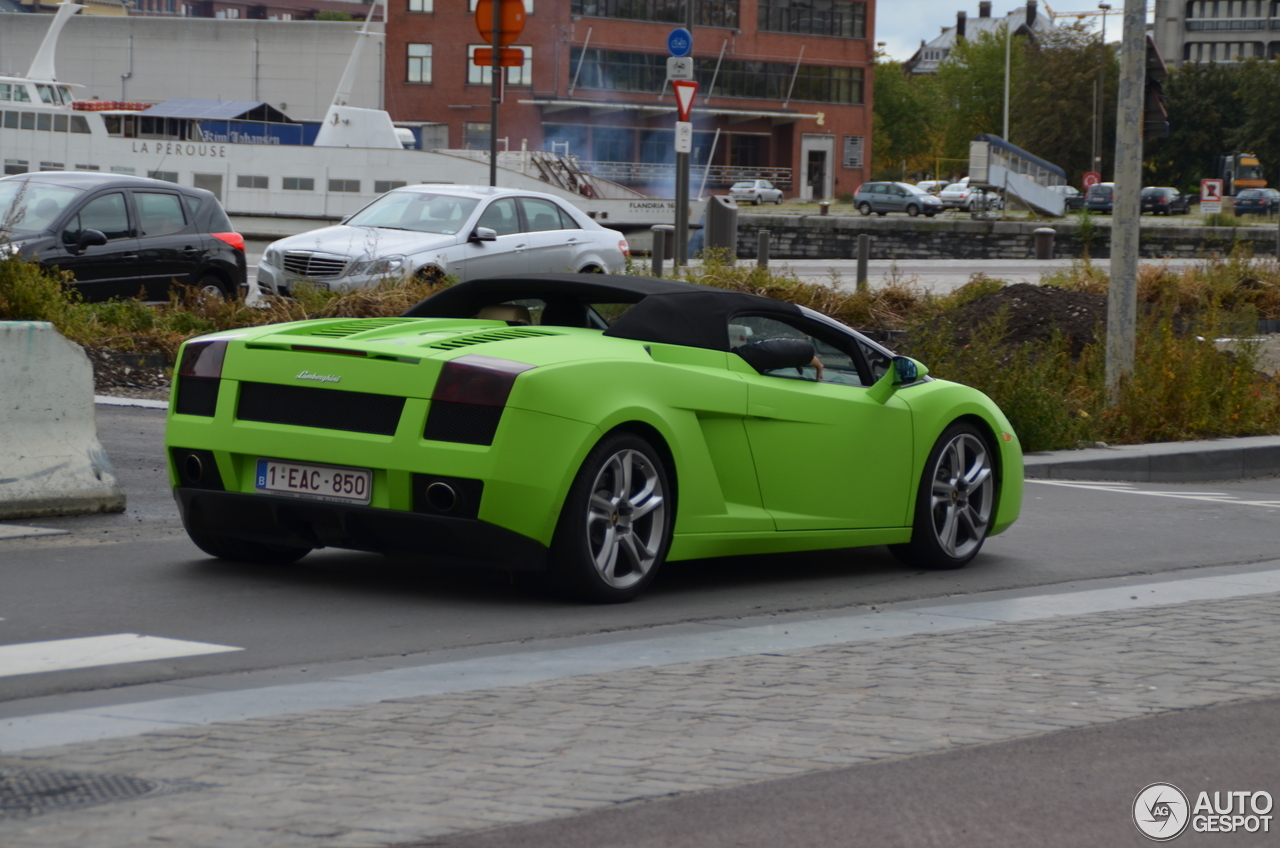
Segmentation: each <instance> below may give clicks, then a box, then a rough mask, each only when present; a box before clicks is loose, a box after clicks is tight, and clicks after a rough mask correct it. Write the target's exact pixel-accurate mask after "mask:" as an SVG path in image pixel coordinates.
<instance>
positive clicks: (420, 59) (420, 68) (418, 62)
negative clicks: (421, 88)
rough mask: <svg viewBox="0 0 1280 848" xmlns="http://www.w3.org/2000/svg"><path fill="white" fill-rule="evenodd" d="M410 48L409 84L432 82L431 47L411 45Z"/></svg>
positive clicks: (428, 45)
mask: <svg viewBox="0 0 1280 848" xmlns="http://www.w3.org/2000/svg"><path fill="white" fill-rule="evenodd" d="M408 48H409V71H408V74H407V79H408V81H409V82H431V45H430V44H410V45H408Z"/></svg>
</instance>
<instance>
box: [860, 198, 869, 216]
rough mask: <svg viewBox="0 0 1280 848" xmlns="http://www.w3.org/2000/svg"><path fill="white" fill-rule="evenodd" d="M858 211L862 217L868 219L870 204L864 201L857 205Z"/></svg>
mask: <svg viewBox="0 0 1280 848" xmlns="http://www.w3.org/2000/svg"><path fill="white" fill-rule="evenodd" d="M858 211H859V212H861V213H862V214H863V215H867V216H868V217H869V216H870V215H871V204H870V203H867V202H865V201H864V202H862V203H859V204H858Z"/></svg>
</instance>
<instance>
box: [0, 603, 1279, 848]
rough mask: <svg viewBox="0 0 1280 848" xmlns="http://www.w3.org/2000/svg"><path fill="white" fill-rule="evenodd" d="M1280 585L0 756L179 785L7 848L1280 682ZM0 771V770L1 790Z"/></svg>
mask: <svg viewBox="0 0 1280 848" xmlns="http://www.w3.org/2000/svg"><path fill="white" fill-rule="evenodd" d="M1278 600H1280V595H1278V594H1270V595H1252V596H1245V597H1240V598H1232V599H1227V600H1218V601H1207V602H1194V603H1188V604H1181V605H1174V606H1165V607H1157V608H1144V609H1138V610H1130V611H1121V612H1106V613H1096V614H1090V615H1079V616H1072V617H1061V618H1052V619H1044V620H1038V621H1031V622H1025V623H1017V624H1000V625H995V626H991V627H981V628H976V629H970V630H964V631H960V632H951V633H944V634H936V633H935V634H917V635H912V636H906V637H900V638H892V639H883V640H878V641H868V642H856V643H849V644H840V645H829V646H823V647H821V648H816V649H808V650H803V651H794V652H787V653H778V654H763V655H757V656H749V657H741V658H733V659H720V660H712V661H700V662H690V663H684V664H679V665H670V666H664V667H658V668H647V669H639V670H628V671H619V672H612V673H607V674H595V675H590V676H582V677H573V678H568V679H563V680H558V681H553V682H546V683H538V684H531V685H524V686H510V687H504V688H496V689H487V690H481V691H473V692H466V693H461V694H452V695H441V696H433V697H423V698H414V699H406V700H398V701H385V702H381V703H374V704H368V705H363V706H359V707H352V708H340V709H327V710H317V711H314V712H308V713H301V714H292V715H287V716H280V717H275V718H270V719H255V720H250V721H243V722H234V723H223V724H214V725H209V726H205V727H199V728H188V729H184V730H180V731H172V732H165V733H151V734H147V735H143V736H136V737H132V738H127V739H116V740H109V741H102V742H95V743H89V744H79V745H68V746H63V747H59V748H46V749H40V750H34V751H30V752H25V753H23V754H20V755H10V756H7V757H3V758H0V775H3V773H4V772H3V769H4V768H6V767H8V768H14V767H20V768H27V769H57V770H68V771H76V772H88V773H95V774H112V775H128V776H132V777H140V778H144V779H147V780H151V781H157V782H162V783H163V784H168V785H171V786H174V787H176V788H181V789H185V790H186V791H182V792H177V793H171V794H158V795H151V796H145V797H142V798H136V799H133V800H125V801H116V802H113V803H105V804H101V805H98V806H92V807H84V808H79V809H70V810H63V811H60V812H53V813H49V814H46V815H42V816H35V817H30V818H20V819H13V818H10V819H8V820H3V821H0V844H3V845H4V846H6V848H54V846H68V847H69V848H70V846H75V848H92V847H93V846H110V847H111V848H119V846H135V845H136V846H140V845H157V844H165V843H171V844H176V845H182V846H193V848H194V846H211V847H212V846H219V847H221V846H226V848H255V847H256V846H324V848H342V846H375V845H389V844H395V843H401V842H410V841H414V840H421V839H424V838H427V837H431V836H440V835H446V834H453V833H459V832H464V831H468V830H476V829H481V828H487V827H493V826H497V825H503V824H510V823H516V822H531V821H537V820H541V819H546V818H550V817H555V816H564V815H570V814H573V813H576V812H581V811H587V810H596V809H600V808H603V807H607V806H610V805H614V804H619V803H623V802H627V801H633V800H637V799H647V798H659V797H662V796H667V795H671V794H675V793H683V792H691V791H696V790H705V789H713V788H719V787H728V786H734V785H738V784H742V783H745V782H748V781H757V780H764V779H769V778H775V777H781V776H787V775H799V774H804V773H810V772H815V771H820V770H825V769H831V768H837V767H841V766H848V765H852V764H858V763H864V762H869V761H872V760H876V759H882V758H886V757H895V756H901V755H905V754H912V753H920V752H931V751H941V750H946V749H949V748H953V747H955V746H960V745H973V744H981V743H986V742H993V741H998V740H1006V739H1012V738H1016V737H1024V736H1030V735H1035V734H1041V733H1046V732H1052V731H1056V730H1061V729H1064V728H1070V727H1082V726H1086V725H1092V724H1099V723H1105V722H1112V721H1117V720H1119V719H1124V718H1130V717H1135V716H1143V715H1150V714H1152V713H1156V712H1160V711H1165V710H1174V709H1183V708H1189V707H1198V706H1207V705H1210V704H1217V703H1222V702H1226V701H1231V700H1236V699H1242V698H1252V697H1259V696H1269V695H1274V694H1276V693H1277V692H1280V677H1278V676H1277V673H1276V664H1275V659H1274V657H1275V645H1276V643H1277V641H1280V605H1278V604H1277V601H1278ZM2 788H3V779H0V789H2Z"/></svg>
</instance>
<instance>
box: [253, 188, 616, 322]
mask: <svg viewBox="0 0 1280 848" xmlns="http://www.w3.org/2000/svg"><path fill="white" fill-rule="evenodd" d="M628 255H629V250H628V247H627V241H626V239H625V238H623V235H622V233H620V232H618V231H617V230H610V229H607V228H605V227H602V226H600V225H599V224H597V223H596V222H595V221H593V220H591V218H589V217H587V214H586V213H585V212H583V211H581V210H579V209H577V208H575V207H574V206H572V205H571V204H569V203H566V202H565V201H563V200H560V199H559V198H557V197H554V196H552V195H550V194H543V193H542V192H537V191H522V190H516V189H506V188H490V187H488V186H455V185H450V186H440V185H415V186H406V187H404V188H398V189H395V190H393V191H389V192H387V193H386V194H384V195H382V196H381V197H379V198H378V199H377V200H375V201H373V202H372V203H370V204H369V205H368V206H366V207H364V208H363V209H361V210H360V211H359V212H357V213H355V214H354V215H352V216H351V217H350V218H347V219H346V220H345V221H343V222H342V223H341V224H339V225H337V226H333V227H324V228H323V229H319V230H313V231H311V232H308V233H302V234H301V235H296V236H289V237H288V238H284V239H280V240H279V241H276V242H273V243H272V244H271V245H270V246H268V247H267V249H266V251H265V252H264V253H263V254H262V261H261V262H259V263H258V290H257V291H256V292H254V293H253V295H251V297H250V300H252V299H254V297H255V296H259V295H266V294H283V295H287V294H288V293H289V289H290V287H291V286H292V285H293V284H294V283H296V282H298V281H299V280H307V281H311V282H315V283H319V284H321V285H325V286H328V287H329V288H332V289H344V290H345V289H359V288H368V287H370V286H373V285H376V284H377V283H378V282H379V281H381V280H384V279H386V278H388V277H392V278H399V279H406V280H407V279H411V278H414V277H419V278H433V277H443V276H445V275H446V274H447V275H452V276H453V277H455V278H457V279H458V281H459V282H461V281H464V280H472V279H479V278H481V277H496V276H500V275H504V274H521V273H530V272H548V273H557V272H565V271H568V272H575V271H576V272H595V271H600V272H604V273H607V274H615V273H620V272H621V271H623V270H624V269H625V267H626V261H627V257H628Z"/></svg>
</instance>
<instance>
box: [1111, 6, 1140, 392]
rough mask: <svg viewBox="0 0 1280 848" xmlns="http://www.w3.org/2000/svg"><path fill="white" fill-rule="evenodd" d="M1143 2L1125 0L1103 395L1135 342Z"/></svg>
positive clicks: (1120, 374)
mask: <svg viewBox="0 0 1280 848" xmlns="http://www.w3.org/2000/svg"><path fill="white" fill-rule="evenodd" d="M1146 21H1147V4H1146V0H1125V4H1124V32H1123V37H1122V41H1121V42H1120V91H1119V97H1118V98H1117V104H1118V105H1117V107H1116V158H1115V183H1116V186H1115V203H1114V207H1113V209H1114V211H1113V212H1112V216H1111V286H1110V289H1109V291H1108V293H1107V364H1106V380H1107V393H1108V396H1109V397H1110V399H1111V403H1113V404H1114V403H1115V402H1116V401H1117V400H1118V395H1119V390H1120V382H1121V380H1122V379H1123V378H1124V377H1125V376H1126V375H1129V374H1132V373H1133V365H1134V350H1135V347H1136V342H1137V311H1138V238H1139V224H1138V222H1139V215H1140V213H1141V209H1142V205H1141V204H1142V125H1143V99H1144V96H1145V94H1146V73H1147V31H1146Z"/></svg>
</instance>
